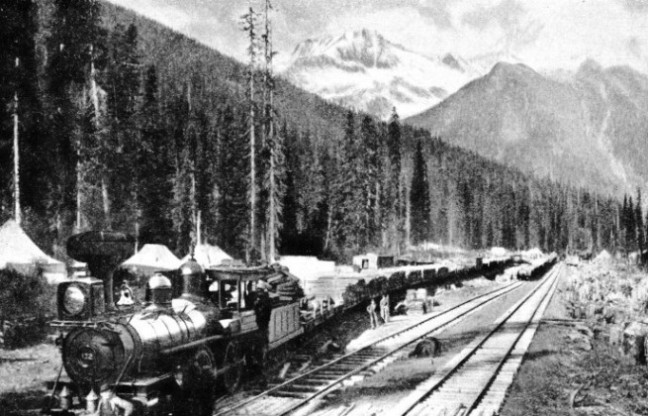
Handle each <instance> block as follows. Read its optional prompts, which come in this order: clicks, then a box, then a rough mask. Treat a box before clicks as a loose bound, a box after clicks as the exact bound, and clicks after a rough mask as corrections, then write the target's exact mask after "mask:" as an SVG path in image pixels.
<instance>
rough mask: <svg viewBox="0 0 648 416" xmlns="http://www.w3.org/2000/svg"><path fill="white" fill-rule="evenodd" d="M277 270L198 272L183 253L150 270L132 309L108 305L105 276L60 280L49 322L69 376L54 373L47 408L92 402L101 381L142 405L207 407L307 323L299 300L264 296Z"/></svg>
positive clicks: (144, 408)
mask: <svg viewBox="0 0 648 416" xmlns="http://www.w3.org/2000/svg"><path fill="white" fill-rule="evenodd" d="M102 238H104V239H105V235H104V236H102ZM105 243H106V242H105V241H104V242H103V244H104V245H105ZM112 243H113V245H114V243H115V242H112ZM83 249H87V247H83ZM69 251H70V244H69V243H68V252H69ZM72 251H74V250H72ZM95 251H97V250H95ZM104 260H105V258H104ZM108 263H111V262H106V261H103V262H102V261H98V260H97V258H96V256H95V257H93V258H92V262H90V263H89V265H90V269H91V272H92V271H93V270H92V269H93V268H94V269H95V273H97V274H101V269H102V268H103V270H104V271H105V270H106V269H108V268H109V267H108V265H107V264H108ZM112 263H114V261H113V262H112ZM276 273H277V270H276V269H274V268H272V267H246V268H222V269H209V270H207V271H205V270H203V269H202V267H201V266H200V265H199V264H198V263H196V262H195V261H194V260H189V261H187V262H186V263H185V264H183V265H182V266H181V268H180V271H179V273H173V274H171V275H170V276H164V275H162V274H156V275H154V276H153V277H152V278H151V279H150V280H149V282H148V285H147V286H148V287H147V292H148V293H147V297H148V302H147V303H145V306H144V307H141V308H138V309H137V310H133V309H131V308H128V309H126V310H120V309H118V308H117V307H115V306H114V304H113V302H112V295H113V293H112V282H109V280H111V279H110V278H109V277H108V278H107V277H106V276H105V275H104V276H103V277H104V278H103V279H97V278H94V277H87V278H80V279H75V280H70V281H67V282H64V283H61V284H59V286H58V289H57V304H58V319H57V320H55V321H53V322H51V326H53V327H56V328H58V329H59V330H60V332H61V336H60V338H59V341H58V343H59V345H60V348H61V352H62V361H63V367H64V368H65V373H66V374H67V377H66V378H64V377H62V375H61V373H62V371H61V372H59V377H58V378H57V379H56V380H55V381H54V382H53V385H52V386H51V389H52V395H51V396H52V397H57V400H52V403H51V404H50V406H48V407H47V408H46V409H44V410H45V413H46V414H49V415H70V414H78V413H80V412H82V410H83V409H89V410H94V407H93V401H95V402H96V400H97V394H96V393H97V392H98V391H99V388H100V387H101V386H106V385H108V386H110V388H112V389H113V391H114V392H115V393H116V394H117V395H118V396H120V397H121V398H123V399H127V400H129V401H131V402H132V403H134V404H135V406H136V408H137V411H138V413H139V414H161V413H165V414H167V413H169V412H174V411H177V412H181V413H182V414H198V415H201V414H205V415H206V414H210V413H211V410H212V406H213V398H214V397H215V396H214V392H215V389H216V388H219V387H220V388H222V389H224V390H226V391H229V392H233V391H235V390H236V389H237V387H238V386H239V383H240V381H241V377H242V374H243V370H244V366H245V365H246V364H247V366H248V367H250V366H251V365H254V364H258V366H259V368H260V366H262V365H263V361H264V358H265V356H266V354H267V352H268V350H270V349H272V348H276V347H278V346H280V345H282V344H285V343H287V342H288V341H290V340H292V339H294V338H295V337H298V336H299V335H301V334H302V333H303V332H304V328H303V326H302V325H301V324H300V312H299V300H298V299H291V298H289V297H284V298H276V297H275V298H273V300H270V298H269V296H268V295H267V291H266V290H264V286H265V285H267V283H265V280H266V279H267V278H268V277H269V276H272V275H276ZM93 274H94V273H93ZM109 274H110V273H108V275H109Z"/></svg>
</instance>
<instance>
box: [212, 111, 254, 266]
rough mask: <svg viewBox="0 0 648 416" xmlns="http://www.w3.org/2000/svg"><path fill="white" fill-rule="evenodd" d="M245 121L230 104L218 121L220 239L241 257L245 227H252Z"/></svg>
mask: <svg viewBox="0 0 648 416" xmlns="http://www.w3.org/2000/svg"><path fill="white" fill-rule="evenodd" d="M244 123H245V120H244V117H242V116H240V115H239V116H238V117H237V115H236V114H234V111H233V110H232V108H231V107H230V106H227V107H226V108H225V109H224V110H223V111H222V113H221V115H220V120H219V123H218V125H219V129H218V153H217V154H218V162H217V174H216V183H217V189H218V193H219V197H218V230H219V234H220V239H219V242H220V243H221V244H222V247H223V249H224V250H225V251H226V252H228V253H230V252H231V253H232V254H233V255H238V256H241V255H243V254H244V253H245V242H246V241H247V239H246V237H245V230H246V229H247V226H248V215H247V214H248V211H247V209H248V199H247V196H246V188H247V183H248V182H247V178H248V173H249V172H248V165H247V160H246V158H245V155H246V153H247V150H248V147H247V146H246V141H245V137H244V136H243V135H242V134H241V132H242V131H244Z"/></svg>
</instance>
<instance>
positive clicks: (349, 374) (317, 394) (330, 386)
mask: <svg viewBox="0 0 648 416" xmlns="http://www.w3.org/2000/svg"><path fill="white" fill-rule="evenodd" d="M520 286H521V283H519V282H516V283H511V284H509V285H507V286H504V287H502V288H498V289H496V290H493V291H490V292H487V293H484V294H481V295H479V296H475V297H473V298H471V299H468V300H466V301H464V302H461V303H460V304H457V305H455V306H453V307H451V308H448V309H445V310H443V311H441V312H439V313H437V314H435V315H433V316H430V317H429V318H426V319H425V320H422V321H420V322H417V323H416V324H413V325H410V326H408V327H406V328H403V329H401V330H399V331H397V332H394V333H392V334H389V335H387V336H385V337H383V338H380V339H378V340H376V341H374V342H372V343H371V344H369V345H366V346H364V347H362V348H360V349H358V350H356V351H352V352H350V353H347V354H345V355H343V356H341V357H338V358H336V359H334V360H332V361H329V362H327V363H325V364H323V365H321V366H319V367H316V368H314V369H312V370H310V371H308V372H306V373H304V374H300V375H297V376H295V377H293V378H291V379H290V380H287V381H285V382H283V383H281V384H279V385H277V386H274V387H272V388H271V389H268V390H265V391H263V392H262V393H260V394H258V395H256V396H253V397H250V398H248V399H246V400H243V401H241V402H239V403H237V404H235V405H233V406H230V407H228V408H226V409H222V410H220V411H218V413H216V414H215V415H214V416H222V415H226V414H229V413H231V412H233V411H235V410H237V409H240V408H242V407H244V406H247V405H248V404H250V403H253V402H255V401H257V400H259V399H260V398H262V397H265V396H267V395H270V394H272V393H274V392H277V391H279V390H281V389H283V388H284V387H287V386H289V385H291V384H294V383H295V382H297V381H299V380H302V379H304V378H306V377H308V376H310V375H312V374H315V373H317V372H320V371H322V370H325V369H327V368H329V367H331V366H333V365H335V364H337V363H339V362H341V361H343V360H345V359H348V358H350V357H352V356H355V355H359V354H360V353H361V352H365V351H367V350H369V349H371V348H374V347H375V346H376V345H378V344H380V343H382V342H384V341H387V340H389V339H391V338H395V337H397V336H400V335H402V334H404V333H406V332H409V331H412V330H413V329H416V328H418V327H420V326H422V325H425V324H427V323H429V322H430V321H431V320H433V319H437V318H439V317H442V316H444V315H448V314H451V313H452V312H454V311H456V310H457V309H459V308H461V307H463V306H466V305H468V304H470V303H474V302H476V301H478V300H480V299H483V298H487V297H489V296H493V297H491V298H488V299H486V300H483V301H481V302H479V303H478V304H476V305H475V306H473V307H472V308H470V309H468V310H467V311H464V312H463V313H461V314H459V315H457V316H456V317H454V318H452V319H451V320H450V321H448V322H445V323H442V324H440V325H438V326H435V327H434V328H432V329H430V330H429V331H427V332H426V333H425V334H424V335H422V336H418V337H416V338H415V339H413V340H410V341H408V342H406V343H405V344H403V345H401V346H399V347H396V348H394V349H391V350H390V351H388V352H386V353H385V354H383V355H381V356H380V357H378V358H376V359H373V360H371V361H370V362H368V363H365V364H362V365H361V366H359V367H357V368H355V369H353V370H351V371H349V372H347V373H345V374H343V375H342V376H340V377H338V378H337V379H335V380H334V381H332V382H331V383H329V384H328V385H326V386H324V388H322V389H320V390H318V391H317V392H314V393H313V394H312V395H310V396H309V397H306V398H304V399H301V400H300V401H299V403H296V404H294V405H293V406H291V407H290V408H289V409H288V410H284V411H282V412H281V413H277V416H283V415H287V414H289V413H291V412H293V411H295V410H296V409H298V408H300V407H302V406H304V405H305V404H307V403H309V402H311V401H312V400H314V399H316V398H318V397H320V396H322V395H324V394H325V393H328V392H329V391H330V390H331V389H333V387H336V386H337V385H339V384H340V383H342V382H344V381H345V380H347V379H348V378H350V377H352V376H354V375H356V374H358V373H360V372H362V371H364V370H366V369H367V368H370V367H372V366H374V365H376V364H378V363H379V362H381V361H383V360H385V359H386V358H387V357H389V356H390V355H393V354H395V353H397V352H399V351H400V350H402V349H403V348H405V347H407V346H409V345H411V344H413V343H414V342H417V341H419V340H420V339H421V338H422V337H424V336H426V335H428V334H430V333H431V332H435V331H438V330H439V329H441V328H444V327H446V326H448V325H450V324H452V323H454V322H456V321H457V320H459V319H461V318H463V317H465V316H466V315H468V314H470V313H472V312H474V311H475V310H476V309H478V308H480V307H482V306H483V305H485V304H486V303H489V302H492V301H494V300H496V299H498V298H499V297H501V296H504V295H505V294H507V293H509V292H511V291H513V290H515V289H517V288H518V287H520Z"/></svg>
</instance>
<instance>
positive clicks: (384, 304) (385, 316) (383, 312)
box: [380, 293, 389, 323]
mask: <svg viewBox="0 0 648 416" xmlns="http://www.w3.org/2000/svg"><path fill="white" fill-rule="evenodd" d="M380 317H381V318H382V320H383V322H384V323H387V322H389V295H388V294H387V293H385V294H383V296H382V298H381V299H380Z"/></svg>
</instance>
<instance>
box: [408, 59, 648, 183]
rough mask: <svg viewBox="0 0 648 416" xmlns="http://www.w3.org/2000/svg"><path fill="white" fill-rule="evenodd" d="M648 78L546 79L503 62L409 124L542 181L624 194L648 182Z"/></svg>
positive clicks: (619, 74)
mask: <svg viewBox="0 0 648 416" xmlns="http://www.w3.org/2000/svg"><path fill="white" fill-rule="evenodd" d="M647 112H648V77H646V76H645V75H642V74H640V73H638V72H636V71H634V70H632V69H630V68H628V67H611V68H602V67H601V66H599V65H598V64H597V63H596V62H593V61H586V62H584V63H583V64H582V65H581V67H580V68H579V69H578V71H577V72H576V73H575V74H568V75H565V74H562V76H561V77H560V78H557V77H552V78H549V77H547V76H543V75H541V74H539V73H537V72H536V71H534V70H533V69H531V68H529V67H527V66H524V65H522V64H505V63H499V64H497V65H495V67H493V69H492V70H491V71H490V73H488V74H487V75H485V76H483V77H481V78H479V79H476V80H475V81H472V82H471V83H469V84H468V85H466V86H465V87H463V88H461V89H460V90H459V91H458V92H457V93H455V94H453V95H452V96H450V97H448V98H447V99H446V100H444V101H443V102H442V103H440V104H439V105H437V106H435V107H433V108H431V109H429V110H427V111H425V112H423V113H421V114H418V115H416V116H413V117H411V118H409V119H407V120H406V122H407V123H410V124H412V125H415V126H419V127H423V128H426V129H428V130H430V131H431V132H432V133H433V134H434V135H438V136H441V137H442V138H443V139H444V140H447V141H449V142H450V143H453V144H456V145H459V146H461V147H464V148H467V149H470V150H473V151H475V152H477V153H479V154H482V155H484V156H486V157H489V158H492V159H494V160H497V161H500V162H503V163H506V164H508V165H511V166H515V167H518V168H521V169H522V170H524V171H526V172H530V173H533V174H536V175H539V176H550V177H553V178H555V179H559V180H561V181H562V182H568V183H571V184H574V185H582V186H587V187H590V188H594V189H596V190H599V191H603V192H610V193H614V194H621V193H623V192H630V191H632V192H634V188H635V187H636V186H638V185H642V184H643V183H644V182H645V181H646V180H647V179H648V141H647V140H646V139H647V138H648V118H646V116H645V115H646V114H647Z"/></svg>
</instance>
